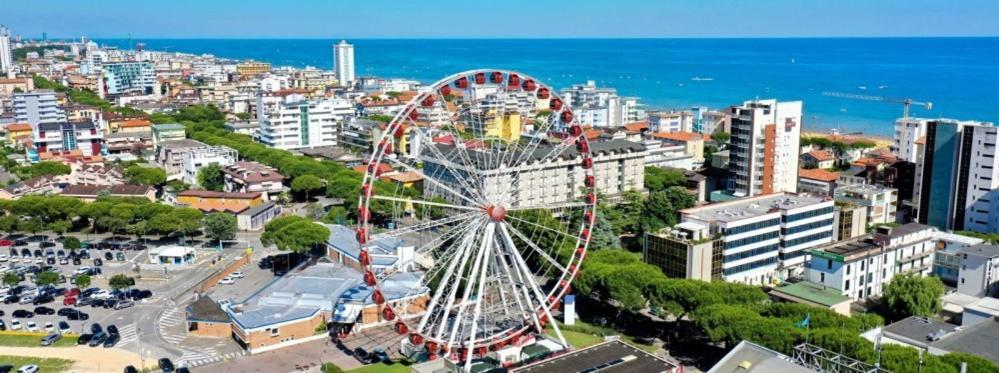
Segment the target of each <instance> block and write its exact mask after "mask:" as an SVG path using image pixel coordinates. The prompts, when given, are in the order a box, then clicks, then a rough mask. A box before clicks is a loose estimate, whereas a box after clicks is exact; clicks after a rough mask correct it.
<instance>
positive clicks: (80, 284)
mask: <svg viewBox="0 0 999 373" xmlns="http://www.w3.org/2000/svg"><path fill="white" fill-rule="evenodd" d="M73 285H76V287H77V288H78V289H86V288H87V287H88V286H90V275H77V276H76V278H75V279H73Z"/></svg>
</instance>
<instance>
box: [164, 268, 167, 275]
mask: <svg viewBox="0 0 999 373" xmlns="http://www.w3.org/2000/svg"><path fill="white" fill-rule="evenodd" d="M166 274H167V266H163V275H164V276H166Z"/></svg>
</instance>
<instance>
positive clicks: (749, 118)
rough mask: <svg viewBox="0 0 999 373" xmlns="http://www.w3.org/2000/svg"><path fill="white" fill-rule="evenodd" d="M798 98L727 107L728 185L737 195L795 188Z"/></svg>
mask: <svg viewBox="0 0 999 373" xmlns="http://www.w3.org/2000/svg"><path fill="white" fill-rule="evenodd" d="M801 108H802V104H801V101H791V102H777V100H773V99H770V100H755V101H746V102H745V103H743V104H742V105H738V106H733V107H731V108H730V109H729V112H730V114H731V130H732V139H731V140H730V145H729V149H728V150H729V174H730V176H729V189H730V191H731V192H732V194H733V195H735V196H738V197H745V196H755V195H759V194H770V193H779V192H792V193H793V192H796V191H797V190H798V150H799V148H800V146H799V144H800V140H801V139H800V137H801V114H802V111H801Z"/></svg>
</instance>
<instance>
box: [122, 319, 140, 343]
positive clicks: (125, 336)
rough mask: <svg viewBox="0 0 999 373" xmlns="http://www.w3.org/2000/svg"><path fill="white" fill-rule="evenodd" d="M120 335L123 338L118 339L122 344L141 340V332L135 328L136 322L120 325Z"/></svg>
mask: <svg viewBox="0 0 999 373" xmlns="http://www.w3.org/2000/svg"><path fill="white" fill-rule="evenodd" d="M118 335H119V336H121V340H119V341H118V344H120V345H123V344H126V343H132V342H135V341H137V340H139V333H138V332H137V330H136V328H135V324H128V325H123V326H121V327H119V328H118Z"/></svg>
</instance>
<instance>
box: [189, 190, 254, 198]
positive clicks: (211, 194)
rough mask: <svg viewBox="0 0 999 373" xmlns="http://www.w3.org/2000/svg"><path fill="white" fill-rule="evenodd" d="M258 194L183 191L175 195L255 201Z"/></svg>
mask: <svg viewBox="0 0 999 373" xmlns="http://www.w3.org/2000/svg"><path fill="white" fill-rule="evenodd" d="M260 195H261V194H260V192H250V193H235V192H231V193H230V192H213V191H210V190H185V191H183V192H180V193H178V194H177V196H178V197H201V198H227V199H256V198H260Z"/></svg>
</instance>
